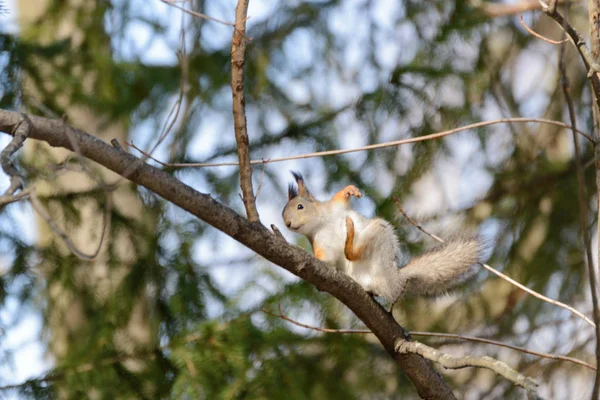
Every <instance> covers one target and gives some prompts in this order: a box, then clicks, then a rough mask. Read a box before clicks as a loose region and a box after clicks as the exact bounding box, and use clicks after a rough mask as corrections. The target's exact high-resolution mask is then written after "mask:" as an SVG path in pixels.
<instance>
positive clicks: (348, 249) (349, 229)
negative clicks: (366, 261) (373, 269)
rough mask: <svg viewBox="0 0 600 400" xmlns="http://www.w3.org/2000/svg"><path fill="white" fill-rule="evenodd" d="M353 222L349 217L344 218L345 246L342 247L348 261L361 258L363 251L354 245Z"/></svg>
mask: <svg viewBox="0 0 600 400" xmlns="http://www.w3.org/2000/svg"><path fill="white" fill-rule="evenodd" d="M355 234H356V232H355V231H354V221H353V220H352V218H350V217H346V244H345V246H344V255H345V256H346V258H347V259H348V260H349V261H358V260H360V259H361V258H362V255H363V250H364V249H362V248H360V247H357V246H355V245H354V236H355Z"/></svg>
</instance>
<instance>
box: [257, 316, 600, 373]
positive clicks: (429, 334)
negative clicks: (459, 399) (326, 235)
mask: <svg viewBox="0 0 600 400" xmlns="http://www.w3.org/2000/svg"><path fill="white" fill-rule="evenodd" d="M278 309H279V314H276V313H274V312H272V311H269V310H267V309H265V308H263V309H261V311H262V312H264V313H265V314H268V315H271V316H273V317H277V318H280V319H283V320H285V321H288V322H290V323H292V324H294V325H296V326H299V327H302V328H306V329H310V330H313V331H317V332H323V333H339V334H357V335H368V334H372V333H373V332H371V331H370V330H368V329H329V328H321V327H319V326H313V325H307V324H303V323H302V322H298V321H296V320H294V319H292V318H290V317H288V316H287V315H285V314H284V313H283V312H282V310H281V305H278ZM410 335H411V336H425V337H440V338H446V339H458V340H467V341H469V342H477V343H484V344H489V345H492V346H498V347H504V348H507V349H511V350H516V351H519V352H521V353H526V354H531V355H533V356H537V357H540V358H547V359H551V360H559V361H567V362H571V363H574V364H579V365H582V366H584V367H586V368H589V369H591V370H594V371H595V370H596V367H594V366H593V365H591V364H588V363H586V362H585V361H582V360H580V359H578V358H573V357H568V356H560V355H556V354H550V353H541V352H538V351H533V350H529V349H526V348H524V347H519V346H513V345H510V344H506V343H503V342H499V341H496V340H490V339H485V338H480V337H476V336H466V335H458V334H454V333H439V332H416V331H411V332H410Z"/></svg>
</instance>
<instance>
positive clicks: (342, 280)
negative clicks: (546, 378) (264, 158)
mask: <svg viewBox="0 0 600 400" xmlns="http://www.w3.org/2000/svg"><path fill="white" fill-rule="evenodd" d="M29 118H30V121H31V126H30V131H29V138H31V139H36V140H42V141H45V142H47V143H48V144H50V145H51V146H53V147H62V148H65V149H68V150H71V151H73V150H74V147H73V140H74V141H75V142H76V143H77V147H78V149H79V150H80V154H81V155H82V156H84V157H86V158H88V159H90V160H92V161H95V162H97V163H98V164H100V165H102V166H104V167H106V168H108V169H110V170H112V171H114V172H116V173H118V174H122V173H123V172H124V171H127V172H128V174H129V175H128V176H127V179H129V180H130V181H132V182H134V183H136V184H138V185H141V186H143V187H145V188H147V189H148V190H151V191H153V192H154V193H156V194H157V195H159V196H161V197H162V198H164V199H165V200H167V201H169V202H171V203H173V204H175V205H177V206H178V207H181V208H182V209H184V210H186V211H188V212H190V213H191V214H193V215H195V216H197V217H198V218H200V219H202V220H204V221H205V222H207V223H208V224H210V225H212V226H213V227H215V228H217V229H218V230H220V231H222V232H224V233H226V234H227V235H229V236H231V237H232V238H234V239H235V240H237V241H238V242H240V243H241V244H243V245H245V246H247V247H248V248H250V249H251V250H253V251H255V252H256V253H257V254H260V255H261V256H263V257H264V258H266V259H267V260H269V261H271V262H273V263H274V264H277V265H279V266H281V267H282V268H284V269H286V270H288V271H290V272H291V273H293V274H294V275H296V276H298V277H300V278H302V279H304V280H306V281H308V282H310V283H312V284H313V285H315V287H316V288H317V289H319V290H321V291H326V292H328V293H330V294H332V295H333V296H335V297H336V298H338V299H339V300H340V301H342V302H343V303H344V304H345V305H346V306H348V308H350V309H351V310H352V311H353V312H354V313H355V314H356V316H357V317H359V318H360V319H361V320H362V321H363V322H364V323H365V325H366V326H367V327H368V328H369V329H370V330H371V331H372V332H373V333H374V334H375V335H376V336H377V338H378V339H379V340H380V342H381V344H382V345H383V346H384V348H385V349H386V351H387V352H388V353H389V354H390V356H392V357H393V358H394V359H395V360H396V361H397V362H398V364H399V366H400V368H401V369H402V370H403V371H404V373H405V374H406V375H407V376H408V378H409V379H410V380H411V382H412V383H413V384H414V386H415V388H416V390H417V392H418V394H419V396H421V398H424V399H454V398H455V397H454V395H453V394H452V391H451V390H450V388H449V387H448V385H447V384H446V383H445V382H444V380H443V378H442V377H441V376H440V374H439V373H438V372H437V371H435V369H433V368H432V366H431V365H430V363H429V362H428V361H426V360H425V359H423V358H422V357H420V356H418V355H415V354H399V353H397V352H396V345H397V344H399V343H402V341H404V340H407V339H408V338H407V336H406V333H405V330H404V329H403V328H402V327H401V326H400V325H398V324H397V323H396V321H395V320H394V319H393V317H392V316H391V315H390V314H388V313H387V312H385V310H384V309H383V308H381V306H380V305H379V304H377V303H376V302H375V301H374V300H373V299H372V298H371V297H370V296H369V295H368V294H367V293H366V292H365V291H364V290H363V289H362V288H361V287H360V286H359V285H358V284H357V283H356V282H354V281H353V280H352V279H351V278H350V277H348V276H346V275H345V274H343V273H341V272H338V271H336V270H334V269H331V268H329V267H328V266H327V265H326V264H325V263H323V262H321V261H319V260H317V259H316V258H314V257H313V256H311V255H310V254H308V253H307V252H306V251H304V250H302V249H301V248H299V247H297V246H292V245H290V244H288V243H287V242H286V241H285V240H283V239H282V238H281V237H280V236H279V235H276V234H273V233H271V232H270V231H269V230H267V228H265V227H264V226H262V225H261V224H257V223H252V222H249V221H248V220H247V219H245V218H243V217H241V216H240V215H238V214H236V213H235V212H234V211H233V210H231V209H230V208H228V207H226V206H224V205H222V204H220V203H218V202H217V201H215V200H214V199H213V198H212V197H211V196H210V195H208V194H204V193H200V192H198V191H196V190H194V189H192V188H191V187H189V186H187V185H185V184H184V183H182V182H180V181H179V180H177V179H176V178H174V177H173V176H171V175H169V174H167V173H166V172H164V171H161V170H159V169H157V168H154V167H152V166H149V165H147V164H144V163H139V159H138V158H136V157H134V156H132V155H131V154H129V153H126V152H124V151H121V150H119V149H116V148H114V147H112V146H110V145H109V144H107V143H105V142H103V141H102V140H100V139H98V138H96V137H94V136H92V135H89V134H88V133H85V132H83V131H81V130H78V129H75V128H70V127H68V126H67V125H66V124H65V123H64V122H63V121H61V120H53V119H48V118H42V117H36V116H30V117H29ZM20 120H21V114H19V113H16V112H12V111H6V110H0V131H1V132H13V131H14V129H15V127H16V126H17V125H18V123H19V122H20ZM66 129H69V133H68V134H67V132H66ZM10 134H11V135H12V133H10ZM134 163H137V165H136V167H135V168H134V169H133V170H132V169H131V168H129V167H130V166H132V165H134Z"/></svg>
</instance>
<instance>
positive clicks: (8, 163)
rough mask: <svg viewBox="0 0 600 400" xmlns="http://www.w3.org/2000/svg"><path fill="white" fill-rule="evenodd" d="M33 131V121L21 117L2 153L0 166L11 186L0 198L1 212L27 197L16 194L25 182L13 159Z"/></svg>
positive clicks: (23, 116) (0, 154) (0, 153)
mask: <svg viewBox="0 0 600 400" xmlns="http://www.w3.org/2000/svg"><path fill="white" fill-rule="evenodd" d="M30 129H31V121H30V120H29V117H28V116H27V115H25V114H22V115H21V121H20V122H19V124H18V125H17V127H16V128H15V131H14V136H13V138H12V140H11V141H10V142H9V143H8V145H7V146H6V147H5V148H4V149H2V152H0V166H1V167H2V170H3V171H4V173H5V174H6V175H8V176H9V178H10V185H9V187H8V189H6V191H5V192H4V194H3V195H2V196H0V212H1V211H2V210H3V209H4V207H5V206H6V205H7V204H9V203H14V202H15V201H18V200H20V199H21V198H23V197H25V195H23V194H21V195H16V196H15V192H16V191H17V190H19V189H23V188H24V186H25V181H24V180H23V177H22V176H21V174H20V173H19V170H18V169H17V168H16V167H15V164H14V163H13V162H12V160H11V157H12V156H13V155H14V154H15V153H16V152H17V151H19V149H20V148H21V147H23V143H25V140H26V139H27V136H29V130H30Z"/></svg>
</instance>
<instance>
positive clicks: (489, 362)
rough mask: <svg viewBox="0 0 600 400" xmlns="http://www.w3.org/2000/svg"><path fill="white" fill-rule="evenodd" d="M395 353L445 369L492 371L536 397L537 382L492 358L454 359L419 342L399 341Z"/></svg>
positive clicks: (465, 357)
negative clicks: (472, 368)
mask: <svg viewBox="0 0 600 400" xmlns="http://www.w3.org/2000/svg"><path fill="white" fill-rule="evenodd" d="M396 351H397V352H398V353H400V354H408V353H412V354H419V355H420V356H421V357H424V358H426V359H428V360H431V361H433V362H435V363H438V364H440V365H441V366H442V367H444V368H447V369H461V368H468V367H478V368H486V369H489V370H491V371H494V372H495V373H497V374H498V375H500V376H503V377H504V378H506V379H508V380H509V381H511V382H513V383H514V384H515V385H517V386H521V387H522V388H524V389H525V390H527V392H529V394H531V395H533V396H534V398H539V397H538V396H537V386H538V384H537V382H536V381H534V380H533V379H531V378H529V377H527V376H525V375H523V374H521V373H519V372H517V371H515V370H514V369H512V368H510V367H509V366H508V365H506V364H505V363H503V362H502V361H500V360H496V359H494V358H492V357H488V356H484V357H474V356H463V357H454V356H451V355H450V354H446V353H444V352H442V351H440V350H437V349H434V348H433V347H429V346H427V345H425V344H423V343H419V342H409V341H408V340H404V339H399V340H398V342H397V343H396Z"/></svg>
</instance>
